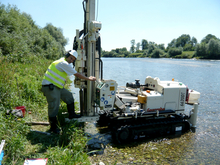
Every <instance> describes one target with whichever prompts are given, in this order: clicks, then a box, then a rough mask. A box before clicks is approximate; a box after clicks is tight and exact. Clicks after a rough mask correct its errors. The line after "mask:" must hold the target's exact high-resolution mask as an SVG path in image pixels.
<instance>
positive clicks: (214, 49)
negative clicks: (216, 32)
mask: <svg viewBox="0 0 220 165" xmlns="http://www.w3.org/2000/svg"><path fill="white" fill-rule="evenodd" d="M208 57H209V58H212V59H219V58H220V41H218V40H216V39H213V38H212V39H210V40H209V43H208Z"/></svg>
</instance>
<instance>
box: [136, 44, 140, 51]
mask: <svg viewBox="0 0 220 165" xmlns="http://www.w3.org/2000/svg"><path fill="white" fill-rule="evenodd" d="M138 50H140V42H138V43H137V44H136V51H138Z"/></svg>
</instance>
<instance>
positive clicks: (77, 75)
mask: <svg viewBox="0 0 220 165" xmlns="http://www.w3.org/2000/svg"><path fill="white" fill-rule="evenodd" d="M74 76H76V77H78V78H80V79H84V80H89V81H95V80H96V78H95V77H93V76H90V77H86V76H83V75H82V74H80V73H76V74H74Z"/></svg>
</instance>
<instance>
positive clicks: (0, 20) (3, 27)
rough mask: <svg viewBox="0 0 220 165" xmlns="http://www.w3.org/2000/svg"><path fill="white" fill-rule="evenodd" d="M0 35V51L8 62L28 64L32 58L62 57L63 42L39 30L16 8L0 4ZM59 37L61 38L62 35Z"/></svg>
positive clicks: (26, 15) (45, 31)
mask: <svg viewBox="0 0 220 165" xmlns="http://www.w3.org/2000/svg"><path fill="white" fill-rule="evenodd" d="M54 28H55V27H54ZM0 34H1V37H0V49H1V52H2V55H3V56H6V57H7V59H8V60H11V61H19V62H29V63H30V62H31V61H32V60H29V58H32V56H41V57H45V58H50V59H57V58H58V57H60V56H61V55H63V50H64V46H63V45H64V42H61V43H62V44H61V43H60V41H59V40H56V39H55V38H54V37H53V36H52V35H51V34H50V33H49V32H48V30H46V29H41V28H39V27H38V26H37V25H36V24H35V22H34V21H33V19H32V18H31V16H30V15H29V14H26V13H20V11H19V10H18V9H17V7H16V6H14V7H11V6H10V5H8V6H7V7H5V6H4V5H1V4H0ZM59 36H60V38H62V37H63V36H62V33H60V34H59Z"/></svg>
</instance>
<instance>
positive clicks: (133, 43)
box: [130, 39, 135, 53]
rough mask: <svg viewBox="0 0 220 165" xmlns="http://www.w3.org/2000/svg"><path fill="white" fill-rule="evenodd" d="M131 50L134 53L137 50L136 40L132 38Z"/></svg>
mask: <svg viewBox="0 0 220 165" xmlns="http://www.w3.org/2000/svg"><path fill="white" fill-rule="evenodd" d="M130 52H131V53H134V52H135V40H134V39H133V40H131V48H130Z"/></svg>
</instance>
